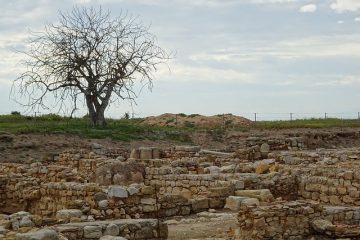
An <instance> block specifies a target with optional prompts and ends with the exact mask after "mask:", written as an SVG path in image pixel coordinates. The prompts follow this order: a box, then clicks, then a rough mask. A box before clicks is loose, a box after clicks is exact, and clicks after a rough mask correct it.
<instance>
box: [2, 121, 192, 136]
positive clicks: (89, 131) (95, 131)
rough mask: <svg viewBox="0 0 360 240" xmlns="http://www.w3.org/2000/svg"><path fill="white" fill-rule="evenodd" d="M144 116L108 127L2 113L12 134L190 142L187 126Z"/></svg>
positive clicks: (3, 124)
mask: <svg viewBox="0 0 360 240" xmlns="http://www.w3.org/2000/svg"><path fill="white" fill-rule="evenodd" d="M140 122H141V119H140V120H139V119H131V120H126V119H121V120H113V119H107V126H106V127H105V128H95V127H92V126H91V124H90V122H89V121H88V119H85V118H73V119H69V118H65V117H60V116H57V115H45V116H41V117H36V118H35V117H28V116H20V115H0V131H3V132H10V133H23V134H24V133H48V134H73V135H79V136H82V137H84V138H111V139H114V140H120V141H130V140H135V139H138V140H140V139H150V140H151V139H171V140H176V141H188V140H189V139H188V138H189V137H188V134H186V132H187V130H186V129H181V130H180V129H174V128H167V127H156V126H146V125H143V124H140Z"/></svg>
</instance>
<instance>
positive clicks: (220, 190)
mask: <svg viewBox="0 0 360 240" xmlns="http://www.w3.org/2000/svg"><path fill="white" fill-rule="evenodd" d="M209 191H210V193H209V194H208V197H228V196H231V195H234V189H233V188H232V187H212V188H209Z"/></svg>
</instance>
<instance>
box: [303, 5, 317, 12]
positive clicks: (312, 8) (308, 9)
mask: <svg viewBox="0 0 360 240" xmlns="http://www.w3.org/2000/svg"><path fill="white" fill-rule="evenodd" d="M316 10H317V6H316V5H315V4H307V5H304V6H302V7H301V8H300V9H299V12H302V13H313V12H316Z"/></svg>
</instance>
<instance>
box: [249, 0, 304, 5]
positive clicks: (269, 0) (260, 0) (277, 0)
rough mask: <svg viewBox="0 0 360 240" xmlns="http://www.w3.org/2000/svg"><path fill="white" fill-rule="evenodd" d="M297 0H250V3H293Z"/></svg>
mask: <svg viewBox="0 0 360 240" xmlns="http://www.w3.org/2000/svg"><path fill="white" fill-rule="evenodd" d="M298 1H299V0H251V2H252V3H263V4H264V3H294V2H298Z"/></svg>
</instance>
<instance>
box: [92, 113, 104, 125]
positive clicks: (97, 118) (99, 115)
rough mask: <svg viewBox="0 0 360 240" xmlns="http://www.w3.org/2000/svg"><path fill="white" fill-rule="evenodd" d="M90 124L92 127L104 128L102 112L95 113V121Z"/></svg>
mask: <svg viewBox="0 0 360 240" xmlns="http://www.w3.org/2000/svg"><path fill="white" fill-rule="evenodd" d="M92 122H93V125H94V126H96V127H105V126H106V121H105V116H104V111H101V110H99V111H97V112H96V116H95V121H92Z"/></svg>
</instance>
